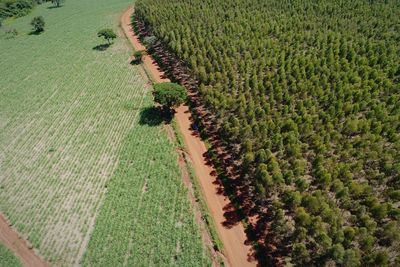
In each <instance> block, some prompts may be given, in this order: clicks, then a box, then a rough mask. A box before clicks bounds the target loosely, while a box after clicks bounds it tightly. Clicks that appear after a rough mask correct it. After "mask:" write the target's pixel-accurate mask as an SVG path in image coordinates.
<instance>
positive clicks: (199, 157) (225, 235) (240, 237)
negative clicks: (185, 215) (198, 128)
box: [121, 7, 256, 267]
mask: <svg viewBox="0 0 400 267" xmlns="http://www.w3.org/2000/svg"><path fill="white" fill-rule="evenodd" d="M133 12H134V9H133V7H131V8H129V9H128V10H127V11H126V12H125V13H124V14H123V16H122V17H121V26H122V28H123V30H124V32H125V34H126V36H127V38H128V39H129V40H130V42H131V43H132V45H133V46H134V48H135V50H145V47H144V46H143V45H142V44H141V43H140V41H139V39H138V38H137V37H136V36H135V33H134V32H133V30H132V27H131V19H130V17H131V15H132V14H133ZM143 64H144V66H145V68H146V69H147V70H148V71H149V72H151V74H152V76H153V78H154V80H155V81H156V82H166V81H169V80H168V79H166V78H164V73H163V72H162V71H161V70H160V69H159V67H158V66H157V64H156V63H155V62H154V60H153V59H152V58H151V56H145V57H144V58H143ZM175 117H176V120H177V123H178V125H179V128H180V131H181V133H182V135H183V138H184V142H185V145H186V148H187V152H188V154H189V157H190V159H191V161H192V164H193V167H194V170H195V173H196V176H197V177H198V179H199V182H200V185H201V188H202V193H203V196H204V199H205V201H206V202H207V206H208V209H209V211H210V213H211V216H212V217H213V219H214V222H215V225H216V228H217V231H218V235H219V237H220V239H221V241H222V243H223V252H224V255H225V256H226V258H227V261H228V262H226V265H227V266H234V267H236V266H237V267H246V266H256V262H255V261H250V260H249V258H250V256H249V255H250V254H251V246H249V245H245V242H246V234H245V231H244V227H243V225H242V224H241V223H238V224H236V225H234V226H232V227H229V228H226V227H225V226H224V225H223V222H225V221H226V219H225V217H224V209H223V208H224V207H226V206H227V205H229V204H230V201H229V199H228V198H227V197H226V196H223V195H221V194H218V193H217V190H218V186H217V185H216V184H214V182H215V181H216V177H215V176H213V175H211V173H216V172H215V170H214V168H213V167H211V166H209V165H207V161H206V159H205V157H204V156H203V155H205V153H206V152H207V148H206V146H205V144H204V142H203V141H202V140H201V139H200V137H198V136H197V135H194V134H193V132H192V130H191V114H190V111H189V108H188V107H187V106H181V107H179V108H178V109H177V110H176V113H175Z"/></svg>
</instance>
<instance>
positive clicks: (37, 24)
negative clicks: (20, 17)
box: [31, 16, 45, 33]
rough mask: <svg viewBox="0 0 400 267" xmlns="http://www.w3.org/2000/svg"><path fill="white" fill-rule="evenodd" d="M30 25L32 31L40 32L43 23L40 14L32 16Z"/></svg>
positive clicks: (42, 29) (42, 28)
mask: <svg viewBox="0 0 400 267" xmlns="http://www.w3.org/2000/svg"><path fill="white" fill-rule="evenodd" d="M31 25H32V28H33V31H34V32H36V33H40V32H42V31H44V25H45V22H44V18H43V17H42V16H38V17H34V18H33V19H32V20H31Z"/></svg>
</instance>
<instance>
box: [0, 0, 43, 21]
mask: <svg viewBox="0 0 400 267" xmlns="http://www.w3.org/2000/svg"><path fill="white" fill-rule="evenodd" d="M40 3H42V1H41V0H0V21H1V20H2V19H5V18H7V17H22V16H25V15H27V14H28V13H29V12H30V11H31V9H32V8H33V7H34V6H35V5H36V4H40ZM0 26H1V25H0Z"/></svg>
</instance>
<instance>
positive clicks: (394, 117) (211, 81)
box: [135, 0, 400, 266]
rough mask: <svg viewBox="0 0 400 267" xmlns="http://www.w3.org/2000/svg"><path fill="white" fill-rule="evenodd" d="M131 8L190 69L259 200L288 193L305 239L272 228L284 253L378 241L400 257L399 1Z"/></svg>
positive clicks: (252, 0)
mask: <svg viewBox="0 0 400 267" xmlns="http://www.w3.org/2000/svg"><path fill="white" fill-rule="evenodd" d="M135 11H136V14H135V17H136V18H137V19H138V20H139V21H141V22H143V24H142V25H145V26H148V28H146V29H145V32H146V33H147V36H153V35H154V36H156V38H157V39H158V40H159V41H161V42H163V44H164V45H165V46H166V50H167V52H165V53H164V54H161V56H169V55H170V53H171V52H172V53H173V54H174V55H175V56H176V57H177V58H179V59H180V60H183V61H184V62H185V63H187V65H188V66H189V67H190V70H189V71H188V72H187V73H188V74H190V75H191V78H192V79H194V80H196V81H198V84H199V85H198V91H199V93H200V94H201V96H202V99H203V100H204V101H203V103H204V104H205V106H206V108H208V110H209V111H210V112H211V113H213V115H214V116H215V117H216V119H215V121H214V122H213V123H215V127H217V128H219V130H220V132H221V133H222V134H221V135H220V138H221V139H222V141H223V142H222V143H226V144H230V147H232V148H238V149H231V151H229V152H230V154H231V155H232V156H233V158H234V159H235V160H236V161H235V162H240V163H241V166H240V167H241V170H242V173H243V174H242V178H243V179H246V182H247V181H250V183H251V186H252V188H253V189H254V190H252V192H256V193H257V195H256V196H255V198H256V199H260V200H267V201H264V202H263V203H267V204H266V205H267V207H266V209H267V210H269V209H270V208H271V205H272V204H270V203H272V200H275V199H279V200H282V202H284V207H285V209H286V210H285V214H286V216H288V217H291V219H293V220H294V221H295V223H296V224H295V228H296V229H295V231H294V234H293V235H294V236H296V237H298V239H302V240H303V239H304V243H305V245H304V246H301V245H298V244H295V243H292V242H291V240H293V239H294V236H289V237H288V238H281V237H280V236H274V232H273V231H271V232H272V233H271V235H272V239H273V240H277V241H279V242H277V246H278V247H279V246H280V247H281V248H282V250H281V251H285V252H286V251H288V255H283V256H284V257H288V258H291V259H292V261H293V263H294V264H298V265H302V264H304V263H305V262H307V260H309V261H311V262H312V263H313V264H314V265H317V266H319V265H324V264H325V260H333V261H335V262H336V263H338V264H343V265H344V266H360V265H363V266H364V265H366V264H370V261H368V260H367V259H366V257H364V255H365V254H368V253H369V251H370V250H371V249H373V248H377V247H382V248H384V250H383V251H387V252H388V255H390V256H391V257H389V263H390V264H392V265H394V261H395V259H396V258H398V257H399V256H400V251H399V249H398V247H397V245H396V244H397V241H394V240H390V239H388V236H387V235H386V234H384V232H392V231H393V228H390V227H389V228H388V229H386V230H385V229H383V228H382V227H384V225H386V223H388V222H394V223H395V225H396V227H397V228H398V220H399V217H400V209H399V208H398V206H399V199H400V194H399V190H400V182H399V181H400V180H399V177H400V163H399V159H400V131H399V129H400V108H399V104H398V103H399V102H400V90H399V88H400V87H399V81H400V46H399V40H400V28H399V26H398V25H400V6H399V5H398V2H397V1H395V0H387V1H380V0H379V1H367V0H355V1H339V2H338V1H328V0H322V1H313V0H305V1H300V0H294V1H278V0H271V1H264V0H233V1H225V0H215V1H201V0H194V1H183V0H173V1H162V0H138V1H137V2H136V6H135ZM157 53H160V52H157ZM177 78H180V77H177ZM267 151H268V152H267ZM293 192H296V194H293ZM265 216H269V215H265ZM277 224H279V223H277ZM360 229H364V230H360ZM365 231H366V232H365ZM267 239H268V238H267ZM342 248H343V249H344V251H343V249H342ZM304 251H306V252H307V255H306V253H304ZM334 251H336V252H335V253H333V252H334ZM293 254H296V255H297V256H296V257H295V256H294V255H293ZM369 254H370V253H369ZM361 255H362V256H363V257H361ZM379 257H380V261H381V262H385V259H384V257H381V256H379ZM379 257H378V258H379ZM340 262H342V263H340ZM299 263H300V264H299Z"/></svg>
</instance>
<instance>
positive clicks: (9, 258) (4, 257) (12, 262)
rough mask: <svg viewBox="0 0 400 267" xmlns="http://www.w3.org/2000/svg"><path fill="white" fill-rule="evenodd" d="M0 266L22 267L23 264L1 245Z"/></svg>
mask: <svg viewBox="0 0 400 267" xmlns="http://www.w3.org/2000/svg"><path fill="white" fill-rule="evenodd" d="M0 266H4V267H22V264H21V262H20V261H19V260H18V259H17V257H16V256H15V255H14V254H13V253H12V252H11V251H10V250H8V249H7V248H6V247H5V246H4V245H3V244H0Z"/></svg>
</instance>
